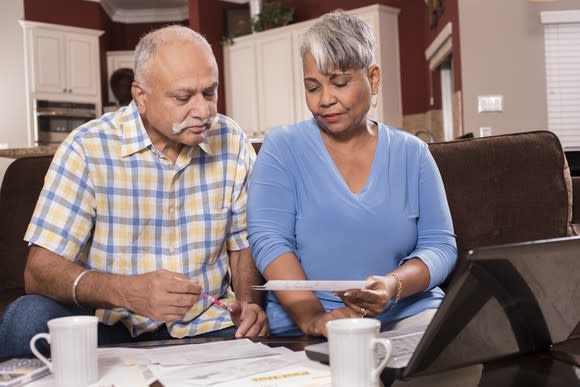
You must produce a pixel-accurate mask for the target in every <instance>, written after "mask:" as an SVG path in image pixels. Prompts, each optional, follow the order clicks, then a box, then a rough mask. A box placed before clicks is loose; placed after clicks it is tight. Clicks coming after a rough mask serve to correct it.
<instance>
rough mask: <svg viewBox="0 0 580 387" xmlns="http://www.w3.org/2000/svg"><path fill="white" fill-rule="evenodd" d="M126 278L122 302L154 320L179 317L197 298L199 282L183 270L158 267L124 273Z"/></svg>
mask: <svg viewBox="0 0 580 387" xmlns="http://www.w3.org/2000/svg"><path fill="white" fill-rule="evenodd" d="M125 280H126V281H127V282H128V284H127V285H128V287H127V293H126V295H125V306H126V307H127V309H129V310H131V311H132V312H135V313H138V314H140V315H143V316H145V317H148V318H150V319H153V320H157V321H173V320H179V319H180V318H182V317H183V316H184V315H185V313H187V312H188V311H189V309H191V307H192V305H193V304H195V303H196V302H198V301H199V297H200V294H201V292H202V288H201V286H200V285H199V282H197V281H196V280H191V279H189V278H188V277H186V276H185V275H183V274H180V273H174V272H171V271H167V270H159V271H154V272H150V273H145V274H140V275H137V276H133V277H126V279H125Z"/></svg>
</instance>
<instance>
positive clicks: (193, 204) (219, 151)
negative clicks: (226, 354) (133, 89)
mask: <svg viewBox="0 0 580 387" xmlns="http://www.w3.org/2000/svg"><path fill="white" fill-rule="evenodd" d="M254 159H255V153H254V150H253V148H252V146H251V144H250V143H249V141H248V139H247V137H246V136H245V135H244V133H243V132H242V130H241V129H240V128H239V127H238V125H237V124H236V123H235V122H234V121H232V120H231V119H229V118H228V117H225V116H222V115H219V121H218V124H217V125H215V126H214V127H213V128H212V129H211V130H209V131H208V133H207V138H206V140H205V141H204V142H203V143H201V144H200V145H199V146H194V147H187V146H184V147H183V149H182V150H181V153H180V154H179V156H178V158H177V161H176V162H175V164H174V163H173V162H171V161H170V160H169V159H168V158H166V157H165V156H163V155H162V154H161V153H160V152H158V151H157V150H156V149H155V148H154V147H153V145H152V144H151V140H150V139H149V137H148V135H147V133H146V131H145V128H144V126H143V123H142V121H141V118H140V116H139V113H138V111H137V108H136V106H135V103H134V102H133V103H131V104H130V105H129V106H127V107H125V108H121V109H120V110H118V111H117V112H113V113H108V114H105V115H104V116H103V117H101V118H100V119H97V120H93V121H91V122H89V123H87V124H85V125H83V126H81V127H80V128H78V129H76V130H75V131H73V132H72V133H71V134H70V135H69V136H68V138H67V139H66V140H65V141H64V142H63V143H62V145H61V146H60V147H59V148H58V150H57V152H56V154H55V156H54V159H53V161H52V164H51V166H50V169H49V171H48V173H47V175H46V178H45V182H44V187H43V189H42V192H41V194H40V198H39V200H38V203H37V205H36V209H35V211H34V214H33V216H32V220H31V223H30V225H29V227H28V230H27V232H26V235H25V240H27V241H28V242H30V243H32V244H35V245H39V246H42V247H44V248H46V249H48V250H50V251H53V252H54V253H56V254H59V255H61V256H63V257H65V258H66V259H68V260H70V261H73V262H76V263H78V264H80V265H82V266H84V267H86V268H89V269H93V270H97V271H101V272H107V273H114V274H123V275H137V274H143V273H147V272H151V271H155V270H159V269H166V270H170V271H174V272H179V273H183V274H185V275H187V276H188V277H190V278H192V279H197V280H198V281H199V282H200V283H201V285H202V287H203V288H204V290H206V291H207V292H208V293H209V294H210V295H211V296H213V297H215V298H217V299H221V300H222V301H224V302H225V303H228V302H231V301H233V300H234V299H235V296H234V294H233V292H232V289H231V286H230V282H231V281H230V272H229V256H228V253H227V251H228V250H229V251H236V250H240V249H243V248H246V247H248V242H247V230H246V190H247V183H248V175H249V173H250V170H251V166H252V164H253V161H254ZM96 315H97V316H98V317H99V319H100V321H101V322H103V323H105V324H108V325H112V324H115V323H117V322H118V321H122V322H123V324H125V326H126V327H127V328H128V329H129V330H130V332H131V334H132V335H133V336H137V335H139V334H141V333H144V332H149V331H154V330H156V329H157V328H158V327H159V326H161V325H162V324H167V329H168V331H169V333H170V334H171V335H172V336H173V337H185V336H194V335H198V334H202V333H206V332H210V331H214V330H218V329H223V328H226V327H229V326H231V325H232V322H231V319H230V317H229V313H228V312H227V311H225V310H223V309H222V308H219V307H217V306H215V305H213V304H211V303H210V302H209V301H208V300H206V299H203V298H202V299H200V301H199V302H198V303H196V304H195V305H193V307H192V308H191V309H190V310H189V312H188V313H187V314H186V315H185V316H184V317H183V319H182V320H179V321H171V322H163V321H154V320H151V319H149V318H147V317H144V316H141V315H138V314H135V313H132V312H131V311H129V310H127V309H125V308H114V309H97V311H96Z"/></svg>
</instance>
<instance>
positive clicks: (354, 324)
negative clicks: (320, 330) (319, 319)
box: [326, 318, 381, 333]
mask: <svg viewBox="0 0 580 387" xmlns="http://www.w3.org/2000/svg"><path fill="white" fill-rule="evenodd" d="M380 327H381V323H380V321H379V320H377V319H374V318H343V319H339V320H330V321H328V322H327V323H326V329H327V330H328V332H329V333H330V332H365V331H372V332H376V331H377V330H378V329H379V328H380Z"/></svg>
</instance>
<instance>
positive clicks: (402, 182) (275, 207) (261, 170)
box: [248, 119, 457, 335]
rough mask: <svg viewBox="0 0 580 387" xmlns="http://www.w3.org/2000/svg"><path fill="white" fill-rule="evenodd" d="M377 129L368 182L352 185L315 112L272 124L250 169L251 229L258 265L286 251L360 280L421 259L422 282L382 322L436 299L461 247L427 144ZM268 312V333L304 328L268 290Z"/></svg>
mask: <svg viewBox="0 0 580 387" xmlns="http://www.w3.org/2000/svg"><path fill="white" fill-rule="evenodd" d="M377 134H378V142H377V146H376V151H375V155H374V160H373V162H372V167H371V172H370V175H369V177H368V180H367V182H366V185H365V186H364V188H363V189H362V190H361V191H360V192H358V193H352V192H351V191H350V189H349V187H348V185H347V184H346V182H345V181H344V179H343V177H342V175H341V174H340V172H339V170H338V168H337V167H336V165H335V164H334V162H333V160H332V158H331V157H330V155H329V153H328V152H327V150H326V148H325V146H324V143H323V140H322V137H321V134H320V131H319V129H318V127H317V125H316V122H315V121H314V120H313V119H310V120H307V121H303V122H300V123H298V124H295V125H290V126H282V127H278V128H275V129H274V130H272V131H271V132H270V133H269V135H268V136H267V138H266V140H265V142H264V144H263V145H262V147H261V148H260V152H259V154H258V158H257V160H256V163H255V165H254V170H253V172H252V176H251V178H250V188H249V194H248V237H249V241H250V245H251V248H252V253H253V256H254V259H255V261H256V264H257V266H258V269H259V270H260V271H261V272H264V269H265V268H266V267H267V266H268V264H270V263H271V262H272V261H274V260H275V259H276V258H278V257H280V256H281V255H282V254H285V253H288V252H292V253H294V254H295V255H296V257H297V258H298V260H299V261H300V263H301V265H302V267H303V269H304V272H305V274H306V277H307V279H311V280H363V279H366V278H367V277H368V276H369V275H386V274H387V273H389V272H391V271H393V270H395V269H396V268H397V267H398V266H400V265H401V264H403V263H404V262H405V261H406V260H408V259H410V258H413V257H418V258H420V259H421V260H422V261H423V262H424V263H425V265H426V266H427V268H428V269H429V274H430V282H429V286H428V288H427V290H425V291H424V292H422V293H419V294H416V295H413V296H410V297H407V298H404V299H401V300H400V301H399V303H398V305H397V306H396V307H395V308H386V309H385V311H384V312H383V313H382V314H380V315H379V316H378V317H377V318H378V319H379V320H381V321H382V322H383V323H386V322H389V321H394V320H398V319H401V318H404V317H408V316H410V315H413V314H416V313H419V312H421V311H423V310H425V309H427V308H436V307H438V305H439V304H440V302H441V300H442V298H443V296H444V294H443V292H442V290H441V289H439V288H437V286H438V285H439V284H441V283H442V282H443V281H444V280H445V278H446V277H447V276H448V275H449V273H450V272H451V270H452V269H453V267H454V265H455V262H456V259H457V248H456V243H455V235H454V234H453V224H452V221H451V215H450V212H449V206H448V204H447V199H446V196H445V189H444V187H443V183H442V180H441V175H440V174H439V170H438V168H437V165H436V164H435V161H434V160H433V157H432V156H431V153H430V152H429V148H428V146H427V144H425V143H424V142H422V141H421V140H419V139H418V138H416V137H414V136H412V135H410V134H408V133H406V132H403V131H400V130H397V129H393V128H390V127H388V126H385V125H383V124H379V125H378V132H377ZM403 286H404V284H403ZM316 295H317V296H318V298H319V299H320V301H321V303H322V305H323V306H324V308H325V309H326V310H327V311H329V310H333V309H335V308H338V307H342V306H344V304H343V303H342V301H341V300H340V298H338V297H336V296H333V295H332V294H331V293H330V292H316ZM266 313H267V316H268V320H269V324H270V331H271V333H272V334H275V335H276V334H278V335H282V334H284V335H291V334H301V331H300V329H299V328H298V327H297V326H296V325H295V324H294V323H293V321H292V320H291V319H290V317H289V316H288V314H287V313H286V311H285V310H284V308H283V307H282V306H281V305H280V303H279V301H278V299H277V298H276V296H275V295H274V293H269V294H268V297H267V305H266Z"/></svg>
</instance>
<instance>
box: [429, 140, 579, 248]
mask: <svg viewBox="0 0 580 387" xmlns="http://www.w3.org/2000/svg"><path fill="white" fill-rule="evenodd" d="M429 149H430V150H431V153H432V154H433V157H434V158H435V161H436V162H437V165H438V166H439V170H440V172H441V176H442V178H443V183H444V185H445V190H446V192H447V199H448V201H449V207H450V209H451V216H452V218H453V226H454V229H455V234H456V235H457V247H458V254H459V258H460V259H461V258H462V257H464V256H465V254H466V253H467V252H468V251H469V250H470V249H473V248H476V247H482V246H489V245H495V244H502V243H512V242H522V241H529V240H537V239H546V238H555V237H564V236H567V235H573V234H574V233H573V231H572V227H571V219H572V192H571V178H570V173H569V170H568V168H567V163H566V158H565V157H564V153H563V151H562V147H561V145H560V141H559V140H558V138H557V137H556V136H555V135H554V134H553V133H551V132H548V131H537V132H525V133H515V134H508V135H502V136H492V137H483V138H475V139H467V140H460V141H451V142H445V143H433V144H430V145H429Z"/></svg>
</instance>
